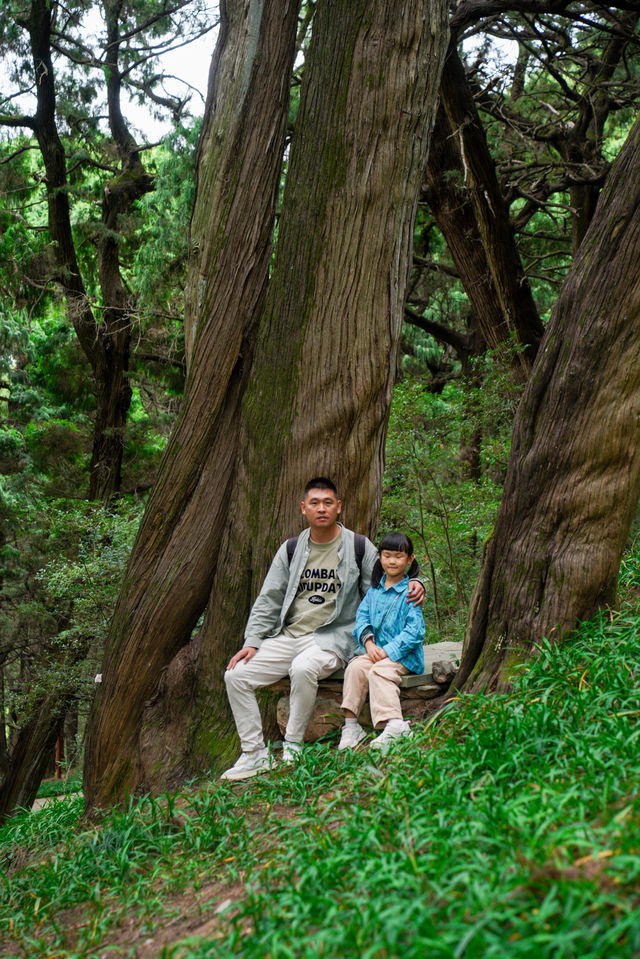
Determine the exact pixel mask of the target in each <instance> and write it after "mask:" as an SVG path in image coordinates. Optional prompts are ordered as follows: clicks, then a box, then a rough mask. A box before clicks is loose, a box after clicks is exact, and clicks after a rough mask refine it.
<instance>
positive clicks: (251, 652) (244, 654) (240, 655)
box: [227, 646, 258, 669]
mask: <svg viewBox="0 0 640 959" xmlns="http://www.w3.org/2000/svg"><path fill="white" fill-rule="evenodd" d="M257 652H258V650H257V649H256V647H255V646H244V647H243V648H242V649H241V650H240V651H239V652H237V653H236V654H235V656H232V657H231V659H230V660H229V665H228V666H227V669H233V668H234V667H235V666H237V665H238V663H239V662H240V661H241V660H243V659H244V660H245V661H246V662H247V663H248V662H249V660H250V659H253V657H254V656H255V654H256V653H257Z"/></svg>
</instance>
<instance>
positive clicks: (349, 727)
mask: <svg viewBox="0 0 640 959" xmlns="http://www.w3.org/2000/svg"><path fill="white" fill-rule="evenodd" d="M366 735H367V734H366V732H365V731H364V729H363V728H362V726H361V725H360V723H349V724H345V725H344V726H343V727H342V735H341V736H340V742H339V743H338V749H355V747H356V746H357V745H358V743H361V742H362V740H363V739H364V738H365V736H366Z"/></svg>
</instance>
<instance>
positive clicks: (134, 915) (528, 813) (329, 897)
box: [0, 605, 640, 959]
mask: <svg viewBox="0 0 640 959" xmlns="http://www.w3.org/2000/svg"><path fill="white" fill-rule="evenodd" d="M639 663H640V611H638V609H636V608H635V607H634V606H631V605H626V606H625V607H624V608H623V610H622V612H620V613H618V614H615V615H612V616H602V617H601V618H599V619H597V620H596V621H593V622H590V623H587V624H585V625H584V626H583V627H582V629H581V631H580V632H579V633H578V634H577V635H576V636H575V638H574V639H573V641H572V642H571V643H570V644H567V645H566V646H564V647H563V648H562V649H560V650H556V651H554V650H551V649H549V648H547V647H543V648H542V651H541V655H540V658H539V659H538V661H537V662H536V663H535V664H533V665H532V666H531V667H530V668H529V669H528V670H527V671H526V673H525V672H523V676H522V678H521V681H520V682H519V684H518V688H517V689H516V690H515V691H514V693H513V694H512V695H511V696H509V697H502V696H491V697H483V696H474V697H463V698H462V699H461V700H459V701H458V702H457V703H455V704H454V705H452V706H450V707H448V709H447V710H446V711H445V712H444V713H442V714H441V715H440V717H439V718H437V719H436V720H435V721H434V720H432V721H431V722H430V723H426V724H423V725H422V726H421V727H416V731H415V735H414V737H413V738H412V739H411V740H408V741H406V742H404V743H399V744H398V746H397V748H396V750H395V751H394V753H393V754H392V755H390V756H389V757H387V758H386V759H382V760H378V762H377V764H375V763H374V761H373V758H372V757H371V756H370V755H369V754H368V753H367V752H366V751H363V752H358V753H356V754H355V755H350V756H346V757H345V756H344V755H338V754H337V753H336V751H335V747H334V746H333V745H321V746H314V747H310V748H309V749H308V750H306V752H305V756H304V760H303V762H302V763H301V765H300V766H299V767H297V768H295V769H293V770H287V769H279V770H276V771H275V772H273V773H271V774H269V775H266V776H263V777H261V778H260V779H258V780H254V781H252V782H251V783H250V784H244V785H237V786H235V787H231V786H229V785H226V784H218V783H213V784H207V785H205V786H204V787H194V788H193V789H191V790H186V791H184V792H183V793H181V794H179V795H178V796H175V797H171V798H170V799H168V798H166V797H165V798H164V799H163V800H161V801H159V802H152V801H149V800H145V801H142V802H140V803H136V804H134V805H132V806H131V808H130V809H129V810H127V811H126V812H124V813H123V812H112V813H110V814H109V815H107V816H105V818H104V820H103V821H102V822H101V823H100V824H98V825H94V826H91V827H89V826H87V825H86V824H84V825H83V824H82V823H81V822H80V821H79V816H80V814H81V809H82V804H81V800H77V799H76V800H73V799H67V800H60V801H58V802H56V803H54V805H52V806H51V807H50V808H48V809H44V810H42V811H40V812H38V813H36V814H30V815H23V816H21V817H20V818H18V819H16V820H15V821H14V822H13V823H12V824H10V825H9V826H6V827H4V829H2V830H0V857H3V859H4V862H2V865H3V867H4V868H3V869H2V893H1V896H0V929H2V930H3V931H5V930H7V929H8V930H9V934H8V935H5V937H4V938H0V956H3V957H7V956H29V957H32V956H34V957H35V956H50V957H53V956H56V957H71V956H95V957H98V956H105V957H107V956H125V955H138V956H160V955H163V956H166V957H175V959H178V957H180V959H183V957H193V959H195V957H205V956H212V957H217V956H221V957H222V956H231V955H242V956H243V957H247V959H250V957H256V959H257V957H267V956H268V957H274V959H276V957H278V959H279V957H282V959H285V957H291V956H295V957H317V956H326V957H342V959H344V957H363V959H364V957H367V959H382V957H395V956H398V957H402V959H414V957H415V959H423V957H425V956H428V957H430V959H440V957H458V956H460V957H465V959H471V957H482V959H489V957H504V956H508V957H510V959H511V957H523V956H524V957H534V956H536V957H537V956H553V957H554V959H557V957H573V956H576V957H578V956H580V957H583V959H591V957H593V959H595V957H598V959H603V957H606V959H624V957H632V956H638V955H639V954H640V855H639V847H640V818H639V815H638V813H639V806H640V799H639V798H638V775H639V773H640V749H639V748H638V746H639V737H640V725H639V723H638V718H639V716H640V707H639V703H638V675H639V669H640V667H639V665H638V664H639ZM0 861H1V860H0ZM163 943H167V944H166V945H165V946H163ZM109 946H110V947H111V948H108V947H109Z"/></svg>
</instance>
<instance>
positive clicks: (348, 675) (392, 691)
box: [342, 656, 409, 729]
mask: <svg viewBox="0 0 640 959" xmlns="http://www.w3.org/2000/svg"><path fill="white" fill-rule="evenodd" d="M408 673H409V670H408V669H407V667H406V666H403V665H402V663H394V662H393V660H392V659H389V658H387V659H380V660H378V662H377V663H372V662H371V660H370V659H369V657H368V656H356V658H355V659H352V660H351V662H350V663H349V665H348V666H347V670H346V672H345V674H344V685H343V687H342V709H348V710H349V712H352V713H353V714H354V716H359V715H360V710H361V709H362V707H363V706H364V702H365V699H366V698H367V693H369V708H370V709H371V721H372V722H373V728H374V729H377V728H378V727H379V726H380V725H381V724H382V723H386V722H388V721H389V720H390V719H402V707H401V706H400V680H401V679H402V677H403V676H406V675H407V674H408Z"/></svg>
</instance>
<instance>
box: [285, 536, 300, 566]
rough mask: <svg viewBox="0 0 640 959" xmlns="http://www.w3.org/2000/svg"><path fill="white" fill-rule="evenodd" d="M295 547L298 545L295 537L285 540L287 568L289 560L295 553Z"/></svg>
mask: <svg viewBox="0 0 640 959" xmlns="http://www.w3.org/2000/svg"><path fill="white" fill-rule="evenodd" d="M297 545H298V537H297V536H292V537H291V539H288V540H287V559H288V560H289V566H291V560H292V559H293V554H294V553H295V551H296V546H297Z"/></svg>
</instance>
